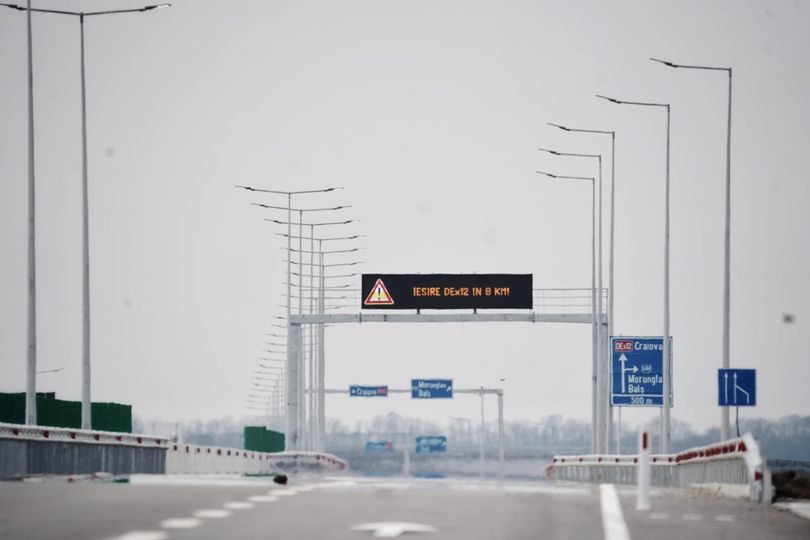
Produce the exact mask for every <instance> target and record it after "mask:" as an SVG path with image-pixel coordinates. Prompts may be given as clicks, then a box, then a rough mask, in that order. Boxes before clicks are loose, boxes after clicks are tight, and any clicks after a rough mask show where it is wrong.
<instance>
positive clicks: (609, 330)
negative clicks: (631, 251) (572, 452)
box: [548, 122, 619, 454]
mask: <svg viewBox="0 0 810 540" xmlns="http://www.w3.org/2000/svg"><path fill="white" fill-rule="evenodd" d="M548 125H550V126H554V127H556V128H559V129H561V130H563V131H568V132H574V133H596V134H599V135H610V232H609V233H608V235H609V237H610V239H609V241H608V242H609V247H608V251H609V254H608V293H607V303H608V307H607V314H608V320H607V327H608V328H607V343H608V350H607V351H606V352H607V354H606V356H605V358H606V359H607V362H610V358H611V356H610V354H611V353H610V349H609V347H610V337H611V336H613V329H614V323H613V302H614V299H615V297H616V294H615V291H614V287H615V286H614V282H613V252H614V245H615V244H614V230H615V221H616V219H615V218H616V212H615V209H616V132H615V131H607V130H599V129H578V128H571V127H567V126H561V125H559V124H553V123H551V122H549V123H548ZM600 246H601V243H600ZM605 371H606V372H607V380H606V381H605V384H606V389H607V391H606V398H607V410H608V420H607V422H608V427H607V430H608V431H607V435H606V438H605V440H607V441H610V440H611V439H612V438H614V437H613V406H612V405H611V403H610V370H609V369H606V370H605ZM616 448H617V451H616V453H617V454H618V453H619V452H618V448H619V441H618V439H616Z"/></svg>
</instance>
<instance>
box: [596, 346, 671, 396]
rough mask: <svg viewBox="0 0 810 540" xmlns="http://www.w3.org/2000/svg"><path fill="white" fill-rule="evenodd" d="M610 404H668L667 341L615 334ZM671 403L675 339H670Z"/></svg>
mask: <svg viewBox="0 0 810 540" xmlns="http://www.w3.org/2000/svg"><path fill="white" fill-rule="evenodd" d="M610 350H611V358H612V361H611V362H610V380H611V392H610V403H611V405H614V406H618V407H663V406H664V340H663V339H662V338H660V337H615V336H614V337H611V338H610ZM669 359H670V362H669V375H670V377H669V381H670V388H669V404H670V407H671V406H672V338H671V337H670V338H669Z"/></svg>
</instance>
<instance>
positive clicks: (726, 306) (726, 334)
mask: <svg viewBox="0 0 810 540" xmlns="http://www.w3.org/2000/svg"><path fill="white" fill-rule="evenodd" d="M726 129H727V132H726V215H725V221H726V223H725V234H724V248H723V251H724V255H723V368H724V369H728V368H729V367H730V365H731V362H730V355H731V337H730V330H731V311H730V308H731V68H728V125H727V128H726ZM720 438H721V440H724V441H725V440H728V438H729V411H728V407H720Z"/></svg>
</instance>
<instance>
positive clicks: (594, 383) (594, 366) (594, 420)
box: [535, 171, 599, 454]
mask: <svg viewBox="0 0 810 540" xmlns="http://www.w3.org/2000/svg"><path fill="white" fill-rule="evenodd" d="M535 172H537V173H538V174H542V175H544V176H548V177H549V178H553V179H555V180H588V181H590V182H591V320H592V326H593V330H592V334H591V335H592V340H593V341H592V346H591V350H592V351H593V352H592V355H591V356H592V358H591V453H593V454H595V453H597V452H598V451H599V450H598V448H599V447H598V442H597V441H598V439H599V421H598V420H599V415H598V411H599V385H598V381H599V364H598V361H597V351H598V342H597V339H596V326H597V318H596V310H595V309H594V306H595V305H596V179H595V178H594V177H592V176H562V175H558V174H551V173H548V172H543V171H535Z"/></svg>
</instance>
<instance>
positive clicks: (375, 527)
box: [351, 521, 437, 538]
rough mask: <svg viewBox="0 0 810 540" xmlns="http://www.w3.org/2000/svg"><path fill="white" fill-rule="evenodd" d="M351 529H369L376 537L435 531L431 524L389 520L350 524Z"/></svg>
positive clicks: (393, 536) (392, 536) (394, 536)
mask: <svg viewBox="0 0 810 540" xmlns="http://www.w3.org/2000/svg"><path fill="white" fill-rule="evenodd" d="M351 530H353V531H369V532H372V533H374V536H376V537H377V538H396V537H398V536H402V535H403V534H404V533H409V532H421V533H429V532H436V531H437V529H436V527H433V526H432V525H422V524H421V523H402V522H399V521H389V522H381V523H362V524H359V525H352V529H351Z"/></svg>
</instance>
